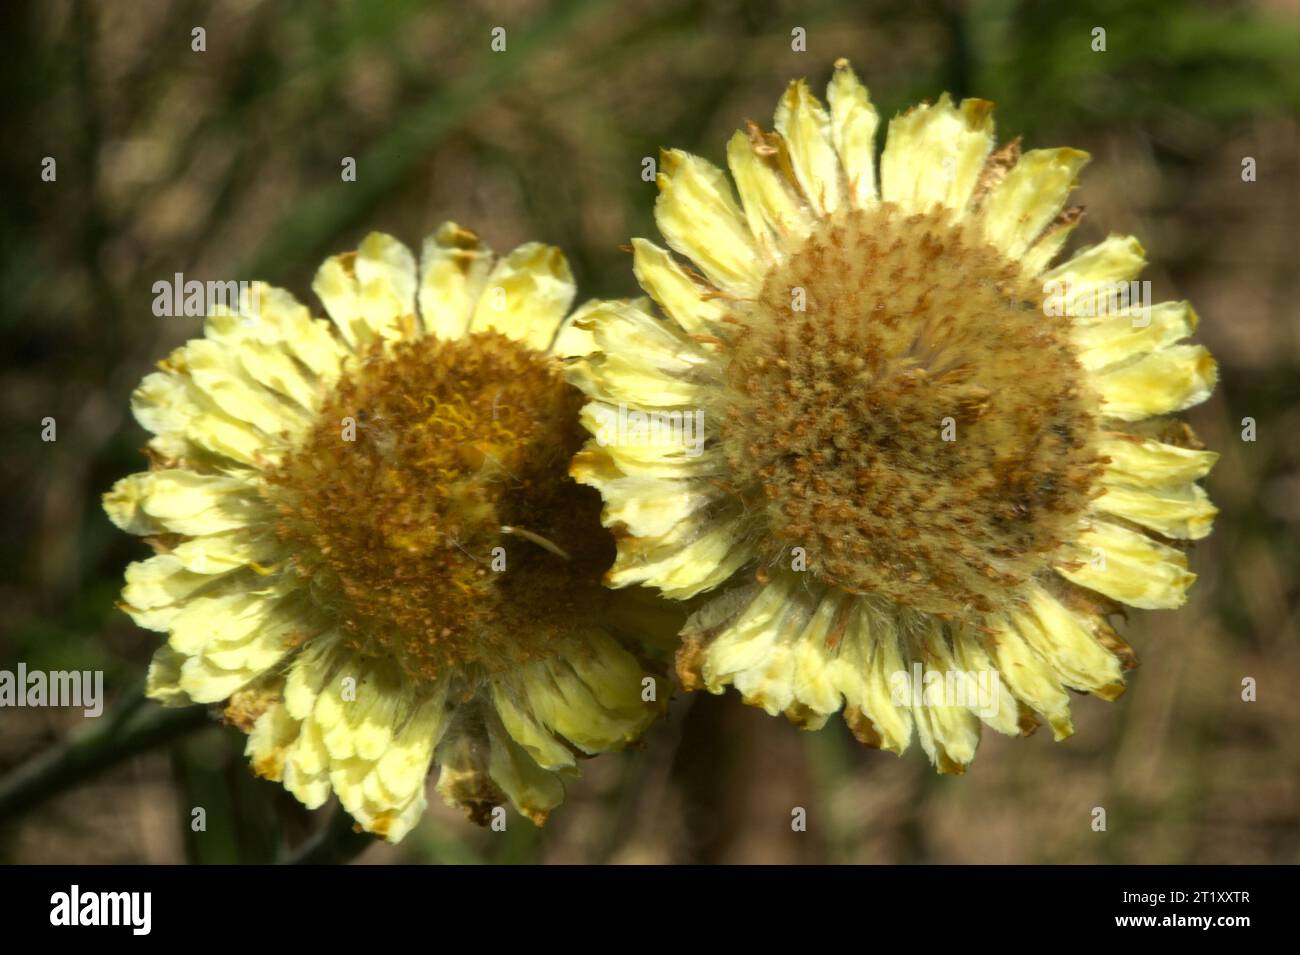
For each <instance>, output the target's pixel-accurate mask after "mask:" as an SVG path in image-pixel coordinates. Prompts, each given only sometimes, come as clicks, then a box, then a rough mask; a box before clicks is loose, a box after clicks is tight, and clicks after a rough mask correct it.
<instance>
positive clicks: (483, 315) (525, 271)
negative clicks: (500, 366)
mask: <svg viewBox="0 0 1300 955" xmlns="http://www.w3.org/2000/svg"><path fill="white" fill-rule="evenodd" d="M575 291H576V289H575V286H574V284H573V274H572V273H571V272H570V271H569V263H568V262H567V261H566V260H565V258H564V255H563V253H561V252H560V250H559V249H557V248H555V246H551V245H543V244H541V243H540V242H528V243H525V244H524V245H521V246H520V247H519V248H517V249H515V250H514V251H513V252H511V253H510V254H509V255H507V256H505V257H504V258H502V259H501V261H499V262H498V263H497V264H496V266H495V267H494V268H493V269H492V272H491V274H490V275H489V276H488V278H487V283H486V284H485V285H484V287H483V293H482V295H480V296H479V300H478V303H477V304H476V305H475V307H474V316H473V318H471V319H470V325H469V329H470V331H471V332H483V331H496V332H500V333H501V334H502V335H505V336H506V337H507V338H512V339H514V340H515V341H517V342H520V343H522V344H523V345H526V346H527V347H529V348H532V349H535V350H536V351H540V352H545V351H548V350H549V349H550V347H551V343H552V342H553V341H554V340H555V333H556V332H557V331H559V328H560V323H561V322H562V321H563V320H564V316H565V314H566V313H567V312H568V311H569V306H570V305H572V304H573V296H574V294H575Z"/></svg>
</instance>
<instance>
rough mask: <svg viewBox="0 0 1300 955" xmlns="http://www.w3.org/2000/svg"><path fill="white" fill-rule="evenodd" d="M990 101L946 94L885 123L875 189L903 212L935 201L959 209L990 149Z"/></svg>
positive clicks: (967, 198)
mask: <svg viewBox="0 0 1300 955" xmlns="http://www.w3.org/2000/svg"><path fill="white" fill-rule="evenodd" d="M993 143H994V140H993V104H992V103H990V102H988V101H987V100H979V99H968V100H963V101H962V103H961V106H960V107H958V106H954V105H953V103H952V99H951V97H949V96H948V94H947V93H945V94H943V96H941V97H940V98H939V102H937V103H935V104H934V105H933V106H927V105H922V106H916V107H914V108H913V109H911V110H909V111H908V112H906V113H904V114H902V115H901V116H897V117H895V118H894V119H893V120H892V121H891V122H890V124H889V133H888V136H887V137H886V139H885V151H884V153H883V154H882V155H881V157H880V194H881V197H882V198H883V199H885V200H886V201H887V202H896V203H898V204H899V205H900V206H902V207H903V209H905V210H907V211H909V212H925V211H928V210H930V209H931V208H933V207H934V206H935V205H940V206H944V207H946V208H949V209H952V210H954V211H956V212H959V213H960V212H962V211H964V210H965V209H966V206H967V205H968V204H969V203H970V198H971V195H972V193H973V192H974V191H975V184H976V183H977V182H978V181H979V177H980V173H981V171H982V170H983V169H984V161H985V160H986V159H987V158H988V155H989V153H990V152H992V150H993Z"/></svg>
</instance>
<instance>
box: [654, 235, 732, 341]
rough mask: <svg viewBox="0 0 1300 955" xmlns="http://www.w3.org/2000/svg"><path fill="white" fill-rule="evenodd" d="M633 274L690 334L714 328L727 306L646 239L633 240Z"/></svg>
mask: <svg viewBox="0 0 1300 955" xmlns="http://www.w3.org/2000/svg"><path fill="white" fill-rule="evenodd" d="M632 271H633V273H634V274H635V275H636V278H637V281H638V282H640V283H641V287H642V288H643V289H645V290H646V293H647V294H648V295H649V296H650V297H651V298H652V299H654V300H655V301H656V302H657V303H659V306H660V307H661V308H662V309H663V310H664V311H665V312H666V313H667V314H668V317H669V318H671V319H672V320H673V321H675V322H676V323H677V324H678V325H679V326H681V328H682V329H683V330H684V331H685V332H686V333H687V334H691V335H698V334H704V333H706V332H708V330H709V329H712V328H716V327H717V326H718V324H719V323H720V322H721V321H722V319H723V318H724V317H725V316H726V315H727V307H726V305H725V304H724V303H723V302H722V301H721V300H719V299H718V298H716V297H709V291H708V289H706V288H703V287H702V286H701V285H700V283H699V282H697V281H695V279H693V278H691V276H690V275H688V274H687V273H686V270H685V269H683V268H682V267H681V266H680V265H678V264H677V262H676V261H674V260H673V257H672V256H671V255H669V254H668V251H667V250H666V249H661V248H660V247H659V246H657V245H655V244H654V243H653V242H647V241H646V240H645V239H633V240H632Z"/></svg>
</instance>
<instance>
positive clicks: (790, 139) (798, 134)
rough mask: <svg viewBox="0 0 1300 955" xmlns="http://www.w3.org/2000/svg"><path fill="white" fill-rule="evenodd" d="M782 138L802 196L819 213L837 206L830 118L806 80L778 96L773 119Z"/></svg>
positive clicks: (838, 190)
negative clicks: (778, 99)
mask: <svg viewBox="0 0 1300 955" xmlns="http://www.w3.org/2000/svg"><path fill="white" fill-rule="evenodd" d="M773 123H774V125H775V126H776V131H777V132H778V133H780V134H781V136H782V137H783V138H784V139H785V142H786V147H787V149H788V150H789V154H790V165H791V166H792V167H793V169H794V174H795V179H796V181H797V182H798V183H799V187H800V189H802V190H803V194H804V196H805V197H806V198H807V200H808V202H809V203H810V204H811V205H812V208H813V211H814V212H815V213H817V214H818V215H822V216H825V215H828V214H829V213H831V212H834V211H835V210H836V209H838V208H839V207H840V202H841V197H842V192H843V190H842V186H841V183H840V176H841V170H840V161H839V157H838V156H837V155H836V154H835V147H834V146H833V145H832V144H831V118H830V115H829V114H828V113H827V112H826V109H825V107H823V106H822V104H821V102H820V101H819V100H818V99H817V97H816V96H814V95H813V93H812V91H811V90H810V89H808V82H807V80H795V81H794V82H792V83H791V84H790V85H789V86H788V87H787V88H786V91H785V95H783V96H782V97H781V101H780V102H779V103H778V104H777V107H776V116H775V118H774V120H773Z"/></svg>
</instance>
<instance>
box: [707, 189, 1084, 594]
mask: <svg viewBox="0 0 1300 955" xmlns="http://www.w3.org/2000/svg"><path fill="white" fill-rule="evenodd" d="M795 290H802V294H801V295H800V294H796V291H795ZM1042 298H1043V296H1042V292H1041V289H1040V288H1039V287H1038V286H1037V285H1036V283H1035V281H1034V279H1033V278H1032V277H1030V276H1028V275H1026V274H1024V272H1023V271H1022V270H1021V268H1020V267H1019V266H1018V265H1017V264H1016V263H1014V262H1012V261H1009V260H1008V259H1007V258H1005V257H1004V256H1003V255H1002V254H1001V253H1000V252H998V251H997V250H996V249H995V248H993V247H992V246H990V245H989V244H987V243H986V242H985V241H984V240H983V239H982V238H981V237H980V236H979V234H978V231H977V227H976V226H974V225H971V224H969V223H961V224H958V223H955V222H954V221H953V220H952V218H951V217H950V216H948V215H947V214H946V213H943V212H941V211H937V210H936V211H934V212H931V213H925V214H905V213H903V212H901V211H900V210H899V209H898V208H897V207H896V206H893V205H892V204H889V203H881V204H880V205H879V206H877V207H875V208H873V209H871V210H867V211H853V212H850V213H847V214H844V215H839V216H836V217H833V218H830V219H827V220H824V221H823V222H822V223H820V225H819V226H818V227H817V228H816V229H815V230H814V232H813V233H812V234H811V235H810V236H809V237H808V239H807V241H806V242H805V244H804V245H803V246H802V247H801V249H800V250H799V251H798V252H796V253H795V254H793V255H791V256H790V257H789V258H787V259H786V260H785V261H783V262H782V263H780V264H779V265H777V266H776V267H774V268H773V269H772V271H771V272H770V273H769V275H768V276H767V279H766V281H765V283H764V285H763V288H762V291H761V293H760V295H759V296H758V299H757V300H756V301H755V302H754V303H752V305H748V304H747V305H746V306H744V307H743V308H738V309H737V313H736V315H735V318H736V320H737V321H738V322H739V323H740V324H741V325H742V326H743V332H742V333H741V334H739V335H737V336H736V337H735V342H734V346H733V347H732V348H731V350H730V351H731V354H730V361H729V364H728V367H727V383H728V387H727V389H726V391H727V396H726V403H725V405H724V406H723V407H722V408H720V409H719V414H720V417H721V420H722V427H723V433H722V443H723V449H724V451H725V453H726V455H727V458H728V460H729V463H730V466H731V473H732V474H733V475H734V476H735V477H736V481H737V485H738V487H737V491H738V493H739V494H740V495H741V496H742V498H743V499H744V500H745V502H746V504H747V506H748V508H749V510H750V512H751V513H753V514H755V515H756V518H755V519H756V522H757V524H758V526H757V527H756V528H755V530H754V533H755V534H756V535H757V536H759V538H760V539H761V540H762V541H763V542H764V543H763V547H764V549H765V550H766V552H767V553H766V555H765V556H766V557H767V558H768V559H769V560H772V561H776V560H779V559H781V558H782V555H783V553H784V552H786V551H787V550H788V549H789V548H791V547H796V546H797V547H802V548H804V550H805V553H806V555H807V562H808V569H809V571H811V572H813V573H815V574H817V575H818V576H819V577H820V578H821V579H823V580H825V581H826V582H828V583H831V584H833V585H835V586H837V587H839V588H841V589H843V590H845V591H848V592H851V593H858V594H880V595H883V596H886V597H888V598H890V599H892V600H893V601H894V602H896V603H897V604H900V605H903V606H907V607H911V608H914V609H916V610H920V611H925V612H928V613H933V614H937V615H940V616H942V617H945V618H965V617H971V618H973V617H974V616H976V615H978V614H981V613H987V612H989V611H991V610H994V609H996V608H997V607H998V606H999V605H1000V604H1003V603H1005V601H1006V600H1007V599H1008V597H1007V595H1008V594H1010V593H1012V592H1014V590H1015V589H1016V587H1017V585H1019V584H1021V583H1023V582H1024V581H1025V580H1026V579H1027V578H1029V577H1030V576H1032V575H1033V574H1035V573H1036V572H1038V571H1039V570H1041V569H1043V568H1044V566H1045V561H1046V558H1047V556H1048V555H1049V554H1050V553H1051V552H1052V551H1053V550H1054V549H1055V548H1056V547H1057V546H1058V545H1059V544H1060V542H1061V541H1063V540H1065V539H1067V538H1068V536H1069V532H1070V530H1071V528H1072V525H1073V522H1074V521H1075V519H1076V518H1077V516H1078V514H1079V513H1080V511H1081V510H1082V509H1083V507H1084V505H1085V504H1086V503H1087V501H1088V498H1089V494H1090V493H1091V489H1092V487H1093V483H1094V481H1095V480H1096V478H1097V476H1098V474H1099V471H1100V466H1099V463H1098V458H1097V454H1096V452H1095V450H1094V449H1093V447H1091V445H1090V439H1089V435H1090V434H1092V432H1093V430H1094V429H1093V424H1092V409H1093V408H1094V407H1095V399H1094V398H1093V396H1092V395H1091V394H1090V393H1089V392H1088V391H1087V389H1086V387H1085V383H1084V378H1083V375H1082V372H1081V369H1080V367H1079V364H1078V362H1077V361H1076V359H1075V356H1074V352H1073V349H1072V346H1071V344H1070V341H1069V338H1068V329H1067V327H1066V325H1065V324H1064V323H1063V322H1062V320H1061V319H1059V318H1050V317H1047V316H1045V315H1044V313H1043V309H1042ZM801 300H802V301H801ZM800 304H802V305H803V306H804V308H803V310H800V309H799V308H798V307H797V306H798V305H800Z"/></svg>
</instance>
